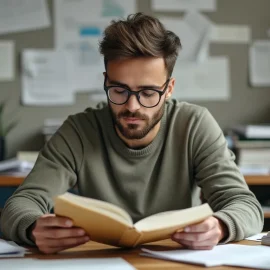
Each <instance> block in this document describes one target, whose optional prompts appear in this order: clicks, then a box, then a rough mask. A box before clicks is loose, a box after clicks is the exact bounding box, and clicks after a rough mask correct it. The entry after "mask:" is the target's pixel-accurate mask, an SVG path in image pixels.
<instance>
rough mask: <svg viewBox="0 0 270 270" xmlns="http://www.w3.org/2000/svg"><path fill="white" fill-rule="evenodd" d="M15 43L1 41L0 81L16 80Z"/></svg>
mask: <svg viewBox="0 0 270 270" xmlns="http://www.w3.org/2000/svg"><path fill="white" fill-rule="evenodd" d="M14 61H15V59H14V42H13V41H11V40H2V41H0V81H11V80H13V79H14Z"/></svg>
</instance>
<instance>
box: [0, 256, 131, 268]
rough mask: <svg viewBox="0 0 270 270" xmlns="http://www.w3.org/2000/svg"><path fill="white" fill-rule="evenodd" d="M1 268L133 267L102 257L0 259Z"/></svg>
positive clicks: (123, 261) (121, 260)
mask: <svg viewBox="0 0 270 270" xmlns="http://www.w3.org/2000/svg"><path fill="white" fill-rule="evenodd" d="M1 269H10V270H17V269H29V270H30V269H35V270H36V269H38V270H48V269H50V270H51V269H57V270H71V269H78V270H89V269H95V270H104V269H106V270H107V269H108V270H135V268H134V267H133V266H132V265H131V264H129V263H128V262H127V261H125V260H124V259H122V258H104V259H58V260H48V259H46V260H41V259H16V260H12V259H9V260H1Z"/></svg>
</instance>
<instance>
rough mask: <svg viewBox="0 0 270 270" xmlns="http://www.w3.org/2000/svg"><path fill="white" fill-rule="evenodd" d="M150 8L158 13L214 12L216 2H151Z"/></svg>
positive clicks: (186, 0)
mask: <svg viewBox="0 0 270 270" xmlns="http://www.w3.org/2000/svg"><path fill="white" fill-rule="evenodd" d="M151 3H152V8H153V9H154V10H158V11H187V10H200V11H216V9H217V5H216V0H203V1H202V0H166V1H164V0H152V1H151Z"/></svg>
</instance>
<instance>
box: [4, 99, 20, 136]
mask: <svg viewBox="0 0 270 270" xmlns="http://www.w3.org/2000/svg"><path fill="white" fill-rule="evenodd" d="M6 103H7V102H5V101H2V102H1V103H0V137H3V138H4V137H6V136H7V135H8V134H9V132H10V131H11V130H12V129H13V128H15V126H16V125H17V123H18V121H16V120H13V121H10V122H9V123H5V121H4V110H5V107H6ZM7 118H8V117H7Z"/></svg>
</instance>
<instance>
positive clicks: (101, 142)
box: [1, 100, 263, 244]
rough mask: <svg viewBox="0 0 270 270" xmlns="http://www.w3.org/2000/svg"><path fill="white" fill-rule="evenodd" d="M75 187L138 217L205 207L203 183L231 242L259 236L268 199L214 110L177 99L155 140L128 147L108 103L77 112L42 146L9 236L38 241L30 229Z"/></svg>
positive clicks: (6, 221) (10, 218) (18, 197)
mask: <svg viewBox="0 0 270 270" xmlns="http://www.w3.org/2000/svg"><path fill="white" fill-rule="evenodd" d="M74 185H77V186H78V189H79V193H80V194H81V195H83V196H87V197H91V198H95V199H99V200H104V201H108V202H110V203H113V204H115V205H118V206H120V207H123V208H124V209H125V210H127V211H128V212H129V213H130V215H131V216H132V218H133V219H134V221H138V220H140V219H142V218H144V217H146V216H149V215H152V214H154V213H157V212H162V211H168V210H175V209H183V208H187V207H191V206H192V205H195V204H198V198H199V195H198V194H199V193H198V192H197V191H198V186H199V187H200V188H201V191H202V194H203V197H204V198H205V200H206V201H207V202H208V203H209V205H210V206H211V208H212V209H213V211H214V212H215V216H216V217H218V218H219V219H221V220H222V221H223V222H224V223H225V224H226V225H227V227H228V230H229V236H228V238H227V239H226V240H225V241H231V240H240V239H243V238H244V237H247V236H249V235H251V234H255V233H258V232H260V231H261V230H262V226H263V213H262V210H261V207H260V204H259V203H258V201H257V200H256V198H255V197H254V195H253V193H252V192H251V191H250V190H249V189H248V187H247V185H246V183H245V181H244V178H243V176H242V175H241V174H240V172H239V170H238V168H237V166H236V165H235V162H234V155H233V153H232V152H231V151H229V150H228V148H227V144H226V140H225V138H224V136H223V133H222V131H221V129H220V127H219V126H218V124H217V123H216V121H215V120H214V119H213V117H212V116H211V114H210V113H209V112H208V110H207V109H205V108H202V107H199V106H196V105H191V104H188V103H184V102H177V101H175V100H171V101H169V102H167V103H166V108H165V113H164V115H163V118H162V120H161V126H160V130H159V132H158V134H157V136H156V137H155V139H154V140H153V141H152V143H151V144H149V145H148V146H146V147H145V148H143V149H140V150H134V149H130V148H128V147H127V146H126V145H125V144H124V143H123V141H122V140H121V139H120V138H119V137H118V136H117V133H116V131H115V129H114V125H113V122H112V118H111V115H110V111H109V109H108V107H107V105H106V104H105V105H102V106H99V107H98V108H95V109H93V108H89V109H87V110H86V111H85V112H83V113H79V114H76V115H73V116H70V117H69V118H68V119H67V120H66V121H65V123H64V124H63V126H62V127H61V128H60V129H59V130H58V132H57V133H56V134H55V135H54V136H53V137H52V139H51V140H50V141H49V142H48V143H47V144H46V145H45V146H44V148H43V149H42V150H41V152H40V154H39V157H38V160H37V162H36V164H35V166H34V169H33V170H32V172H31V173H30V174H29V176H28V177H27V178H26V180H25V181H24V183H23V184H22V185H21V186H20V187H19V188H18V189H17V191H16V192H15V194H14V195H13V196H12V197H11V198H10V199H9V200H8V201H7V203H6V205H5V208H4V210H3V213H2V218H1V229H2V232H3V234H4V236H5V237H6V238H8V239H11V240H13V241H17V242H19V243H27V244H33V243H32V242H31V240H30V239H29V238H28V235H27V228H28V227H29V226H30V225H31V224H33V223H34V221H35V220H36V219H37V218H38V217H39V216H41V215H43V214H45V213H48V212H50V211H52V209H53V201H52V198H53V197H54V196H55V195H58V194H61V193H64V192H66V191H67V190H68V189H70V188H71V187H73V186H74Z"/></svg>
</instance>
